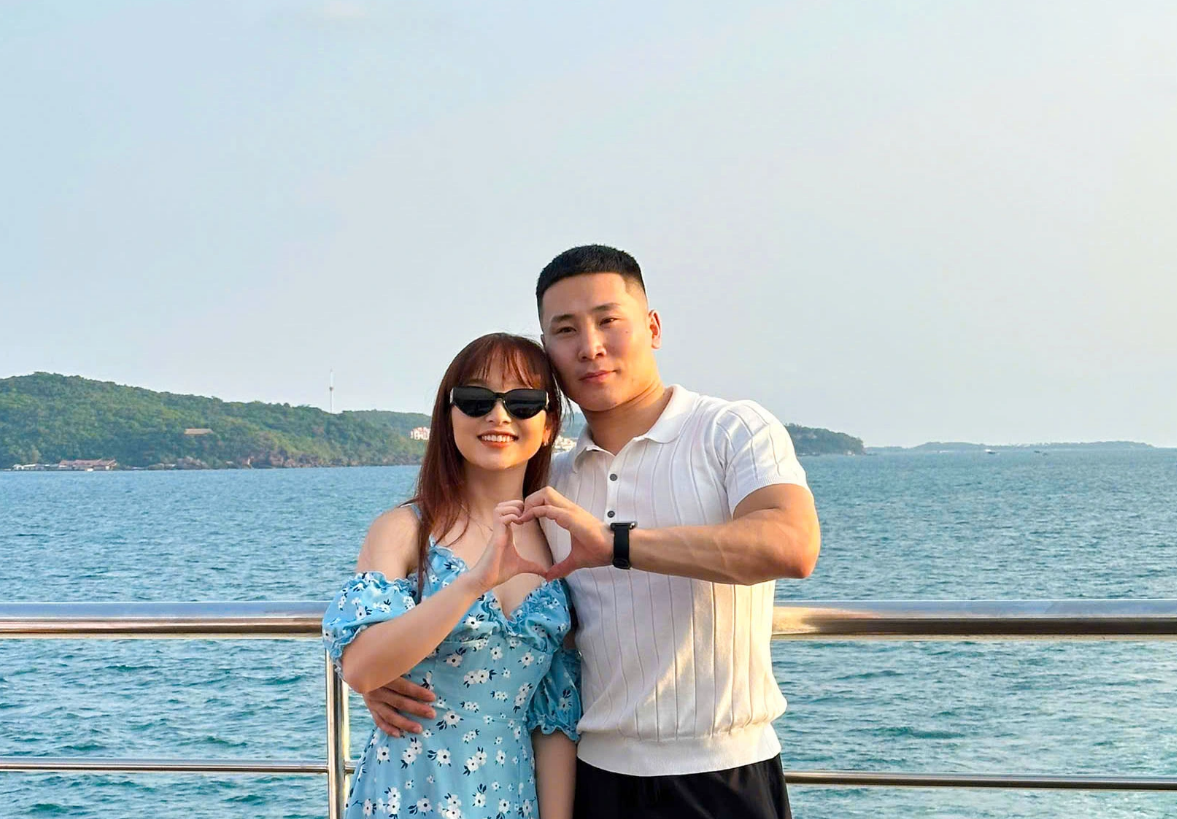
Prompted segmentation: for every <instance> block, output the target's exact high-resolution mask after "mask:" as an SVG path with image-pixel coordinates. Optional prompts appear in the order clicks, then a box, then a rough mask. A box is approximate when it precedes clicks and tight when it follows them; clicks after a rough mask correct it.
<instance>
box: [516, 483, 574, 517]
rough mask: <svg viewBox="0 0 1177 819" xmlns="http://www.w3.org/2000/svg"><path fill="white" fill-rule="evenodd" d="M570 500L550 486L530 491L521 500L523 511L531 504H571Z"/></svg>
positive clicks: (531, 505)
mask: <svg viewBox="0 0 1177 819" xmlns="http://www.w3.org/2000/svg"><path fill="white" fill-rule="evenodd" d="M571 505H572V502H571V501H569V500H568V499H567V498H566V497H564V496H563V495H561V494H560V493H559V492H557V491H556V490H555V489H553V488H552V487H550V486H545V487H544V488H543V489H540V490H537V491H535V492H532V493H531V494H530V495H528V496H527V498H526V499H524V501H523V509H524V511H526V510H528V509H530V508H531V507H533V506H571Z"/></svg>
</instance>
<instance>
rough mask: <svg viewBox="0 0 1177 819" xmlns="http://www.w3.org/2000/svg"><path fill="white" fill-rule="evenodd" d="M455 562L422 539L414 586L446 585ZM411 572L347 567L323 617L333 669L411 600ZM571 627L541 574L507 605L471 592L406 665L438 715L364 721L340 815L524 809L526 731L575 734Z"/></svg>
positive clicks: (556, 592) (500, 814)
mask: <svg viewBox="0 0 1177 819" xmlns="http://www.w3.org/2000/svg"><path fill="white" fill-rule="evenodd" d="M466 568H467V567H466V564H465V562H464V561H463V560H462V559H461V558H460V557H458V556H457V555H455V554H454V553H453V552H451V551H450V550H449V549H447V548H446V547H444V546H440V545H438V544H437V543H435V542H432V541H431V542H430V548H429V554H428V565H427V570H426V572H425V582H424V589H423V594H424V595H425V596H428V595H430V594H432V593H434V592H436V591H437V590H439V589H441V588H444V587H445V586H447V585H448V584H449V583H450V582H452V581H453V579H454V578H455V577H456V576H457V575H458V574H460V573H461V572H463V571H466ZM416 585H417V580H416V575H415V574H414V576H413V577H411V578H398V579H395V580H389V579H388V578H387V577H385V576H384V575H383V574H381V573H380V572H363V573H361V574H358V575H356V576H355V577H354V578H352V579H351V580H350V581H348V583H347V584H346V585H345V586H344V587H343V589H342V590H341V591H340V592H339V594H337V595H336V596H335V599H334V600H332V602H331V605H330V606H328V608H327V612H326V614H324V615H323V641H324V643H326V645H327V651H328V652H329V653H330V655H331V658H332V660H333V661H334V662H335V664H336V667H338V666H339V663H340V657H341V656H342V655H343V649H344V647H345V646H347V645H348V643H350V642H351V641H352V640H354V639H355V638H356V635H358V634H359V633H360V632H361V631H363V630H364V629H365V628H367V627H368V626H370V625H373V624H374V623H380V622H383V621H385V620H391V619H392V618H394V617H397V616H399V615H401V614H403V613H404V612H406V611H408V610H409V609H411V608H413V605H414V600H413V598H414V592H415V591H416ZM570 627H571V615H570V612H569V606H568V589H567V586H566V585H565V583H564V581H562V580H561V581H557V582H554V583H545V584H544V585H542V586H540V587H539V588H537V589H536V590H534V591H533V592H531V594H529V595H528V596H527V598H526V599H525V600H524V601H523V603H522V604H520V606H519V608H518V609H516V610H515V612H514V613H512V614H511V616H510V617H508V616H507V615H506V613H505V612H504V611H503V609H502V607H501V606H500V605H499V603H498V599H497V598H496V597H495V596H494V594H493V593H489V592H488V593H487V594H485V595H483V596H482V597H481V598H479V599H478V600H477V601H475V603H474V605H473V606H471V607H470V610H469V611H468V612H466V616H465V617H464V618H463V620H462V621H461V622H460V623H458V625H457V626H455V627H454V629H453V631H451V632H450V634H449V636H448V637H447V638H446V639H445V641H443V642H442V643H441V645H439V646H438V647H437V649H435V650H434V651H433V653H432V654H430V655H429V656H428V657H426V658H425V659H424V660H422V661H421V662H420V663H418V664H417V666H416V667H415V668H414V669H413V670H412V671H411V672H409V674H408V675H407V676H408V677H409V679H411V680H412V681H413V682H415V683H417V684H419V685H422V686H424V687H425V688H428V689H430V690H431V691H433V692H434V694H436V695H437V700H436V701H435V702H433V704H432V705H433V707H434V709H435V710H436V712H437V719H436V721H433V722H431V723H429V722H423V723H422V727H423V728H424V729H425V730H424V731H423V732H422V733H420V734H417V735H406V736H405V737H404V738H403V739H395V738H392V737H389V736H388V734H385V733H384V732H383V731H381V730H380V729H379V728H375V729H373V731H372V736H371V738H370V739H369V740H368V744H367V747H366V748H365V749H364V753H363V756H362V757H361V759H360V760H359V762H358V764H357V766H356V773H355V777H354V779H353V781H352V786H351V791H350V793H349V794H348V799H347V805H346V808H345V816H346V817H348V819H352V818H353V817H362V816H399V817H408V816H412V817H427V818H428V819H434V817H435V816H436V817H440V819H507V817H533V816H537V815H538V813H539V811H538V809H537V805H536V795H535V761H534V758H533V756H532V750H531V732H532V730H534V729H539V730H541V731H543V732H544V733H545V734H550V733H552V732H553V731H557V730H559V731H563V732H564V733H565V734H567V735H568V736H569V737H570V738H571V739H573V740H576V739H577V738H578V736H577V733H576V723H577V721H578V720H579V719H580V693H579V683H580V657H579V655H578V654H577V653H576V652H575V651H572V650H569V649H566V648H564V647H563V641H564V636H565V634H567V633H568V630H569V628H570Z"/></svg>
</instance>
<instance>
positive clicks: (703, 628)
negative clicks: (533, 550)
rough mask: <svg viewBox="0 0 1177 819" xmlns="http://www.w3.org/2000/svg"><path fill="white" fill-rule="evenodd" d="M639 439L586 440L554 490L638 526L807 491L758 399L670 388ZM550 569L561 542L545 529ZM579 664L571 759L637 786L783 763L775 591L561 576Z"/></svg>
mask: <svg viewBox="0 0 1177 819" xmlns="http://www.w3.org/2000/svg"><path fill="white" fill-rule="evenodd" d="M669 389H670V390H671V397H670V402H669V403H668V404H667V406H666V409H665V410H664V411H663V413H662V415H661V416H660V417H659V419H658V421H657V422H656V423H655V424H654V426H653V427H651V429H650V430H649V431H648V432H647V433H646V434H645V435H640V436H638V437H637V438H634V439H633V440H632V441H630V442H629V443H628V444H626V445H625V447H623V448H622V450H621V451H620V452H618V453H617V454H616V456H614V455H612V454H611V453H609V452H607V451H605V450H603V449H601V448H600V447H598V446H596V445H595V444H594V443H593V442H592V437H591V436H590V434H589V431H588V429H587V428H586V429H585V430H584V432H583V433H582V434H581V436H580V439H579V441H577V444H576V447H575V448H574V449H573V450H571V451H570V452H567V453H565V454H563V455H561V456H558V457H557V458H556V459H555V460H554V461H553V464H552V477H551V484H552V486H553V487H554V488H555V489H556V491H558V492H560V493H561V494H562V495H564V496H565V497H567V498H568V499H569V500H571V501H573V502H575V503H576V504H578V505H580V506H581V507H583V508H584V509H586V510H587V511H589V512H591V513H592V514H593V515H595V516H596V517H598V518H600V519H601V520H602V521H606V522H612V521H627V520H632V521H637V524H638V526H639V527H641V528H646V529H650V528H661V527H667V526H694V525H710V524H720V523H725V522H727V521H729V520H731V518H732V512H733V511H734V510H735V508H736V506H737V505H738V504H739V503H740V501H742V500H743V499H744V498H745V497H747V496H748V495H749V494H750V493H752V492H754V491H756V490H757V489H760V488H762V487H765V486H769V485H771V484H779V483H789V484H797V485H799V486H807V484H806V482H805V472H804V470H803V469H802V468H801V464H800V463H798V462H797V457H796V455H795V453H794V450H793V443H792V441H791V440H790V438H789V434H788V432H787V431H786V430H785V428H784V426H783V425H782V424H781V423H780V422H779V421H778V420H777V419H776V418H774V417H773V416H772V414H771V413H769V412H768V411H767V410H765V409H764V408H763V407H761V406H760V405H759V404H756V403H755V402H752V401H734V402H733V401H724V400H721V399H718V398H710V397H707V396H703V395H697V394H696V393H693V392H690V391H688V390H686V389H684V388H682V387H680V386H677V385H675V386H672V387H670V388H669ZM543 525H544V531H545V533H546V535H547V537H548V543H549V544H550V545H551V549H552V554H553V556H554V557H555V559H556V560H562V559H563V558H564V557H566V556H567V555H568V552H569V550H570V549H571V544H570V539H569V535H568V533H567V532H566V531H564V530H563V529H560V528H559V527H558V526H556V525H555V524H553V523H552V522H551V521H548V520H544V521H543ZM568 582H569V584H570V586H571V588H572V598H573V605H574V606H575V607H576V615H577V618H578V619H579V628H578V630H577V633H576V642H577V645H578V647H579V648H580V651H581V653H582V655H583V657H584V664H583V679H582V691H581V696H582V699H583V703H584V716H583V717H582V719H581V721H580V725H579V729H580V736H581V739H580V746H579V751H578V755H579V756H580V758H581V759H582V760H584V761H585V762H587V763H588V764H590V765H593V766H594V767H597V768H602V769H604V770H607V771H613V772H615V773H623V774H630V775H634V776H661V775H667V774H689V773H700V772H702V771H718V770H726V769H728V768H734V767H738V766H741V765H748V764H752V763H754V762H760V761H763V760H765V759H769V758H771V757H772V756H774V755H776V754H779V753H780V751H781V747H780V743H779V742H778V740H777V738H776V734H775V732H774V731H773V728H772V721H773V720H774V719H776V718H777V717H778V716H780V715H781V714H782V713H783V712H784V710H785V699H784V697H783V696H781V692H780V688H779V686H778V685H777V683H776V681H775V679H774V677H773V674H772V661H771V658H770V656H769V646H770V640H771V636H772V611H773V591H774V589H775V586H776V584H775V583H774V582H771V581H770V582H767V583H760V584H757V585H755V586H736V585H728V584H724V583H711V582H709V581H706V580H693V579H691V578H686V577H671V576H668V575H660V574H651V573H648V572H642V571H638V570H636V569H634V570H630V571H622V570H620V569H615V568H613V567H612V566H606V567H602V568H596V569H581V570H580V571H577V572H573V573H572V575H571V576H569V578H568Z"/></svg>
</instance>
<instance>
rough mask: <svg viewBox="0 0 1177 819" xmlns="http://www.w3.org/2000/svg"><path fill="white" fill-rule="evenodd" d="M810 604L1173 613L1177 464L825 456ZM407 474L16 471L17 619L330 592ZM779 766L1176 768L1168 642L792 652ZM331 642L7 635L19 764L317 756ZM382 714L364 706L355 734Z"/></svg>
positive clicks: (264, 804) (206, 802)
mask: <svg viewBox="0 0 1177 819" xmlns="http://www.w3.org/2000/svg"><path fill="white" fill-rule="evenodd" d="M805 467H806V469H807V471H808V473H809V476H810V481H811V484H812V486H813V489H814V493H815V495H816V497H817V501H818V509H819V512H820V514H821V518H822V524H823V532H824V545H823V549H822V557H821V561H820V563H819V565H818V570H817V572H816V573H815V574H814V575H813V576H812V577H811V578H809V579H808V580H805V581H800V582H784V581H782V582H781V583H779V584H778V586H777V589H778V592H777V595H778V598H779V599H780V600H788V599H798V600H803V599H826V600H829V599H910V598H924V599H935V598H942V599H949V598H952V599H956V598H963V599H1002V598H1005V599H1019V598H1084V597H1086V598H1103V597H1126V598H1129V597H1130V598H1149V597H1154V598H1155V597H1166V598H1177V452H1174V451H1141V452H1104V453H1093V452H1064V451H1052V452H1051V453H1050V455H1048V456H1040V455H1034V454H1032V453H1029V452H1026V453H1005V452H1003V453H1002V454H1001V455H999V456H997V457H992V456H988V457H987V456H984V455H885V456H878V457H867V458H842V457H837V458H813V459H807V460H806V461H805ZM414 475H415V468H412V467H389V468H370V469H316V470H277V471H252V472H248V471H247V472H184V473H158V472H152V473H147V472H135V473H120V472H115V473H71V474H46V473H0V600H5V601H49V600H62V601H98V600H123V601H127V600H143V601H163V600H299V599H312V600H315V599H317V600H324V601H325V600H326V599H327V598H329V597H330V596H331V594H333V593H334V590H335V588H336V586H337V585H338V584H339V583H340V582H341V581H342V579H343V578H344V577H345V576H347V575H348V574H349V573H350V571H351V567H352V565H353V563H354V560H355V555H356V552H357V550H358V547H359V543H360V540H361V538H362V536H363V533H364V530H365V529H366V527H367V524H368V522H369V521H370V520H371V519H372V518H373V517H374V516H375V515H376V514H378V513H379V512H380V511H381V510H382V509H385V508H387V507H388V506H389V505H391V504H392V503H394V502H396V501H398V500H400V499H402V498H403V497H404V496H405V495H406V494H407V493H408V491H409V488H410V486H411V484H412V480H413V478H414ZM774 657H775V662H774V667H775V669H776V673H777V678H778V680H779V681H780V683H781V687H782V690H783V691H784V693H785V696H786V697H787V698H788V700H789V710H788V712H787V713H786V714H785V716H784V717H782V718H781V720H780V721H779V722H778V723H777V730H778V733H779V734H780V736H781V741H782V744H783V746H784V749H785V750H784V757H783V758H784V763H785V768H786V769H789V768H794V769H816V768H837V769H862V770H904V771H928V772H982V773H999V772H1018V773H1066V774H1079V773H1088V774H1101V775H1110V774H1123V775H1128V774H1133V775H1166V776H1177V733H1175V732H1174V730H1173V725H1174V724H1177V645H1175V644H1173V643H1117V642H1109V643H1048V642H1044V643H1037V642H1035V643H1025V642H1021V643H1019V642H1008V643H947V642H936V643H777V644H775V646H774ZM322 663H323V660H322V652H321V650H320V647H319V644H318V643H317V642H315V641H306V640H295V641H289V640H287V641H261V640H240V641H205V642H198V641H161V642H146V641H81V640H53V641H0V755H53V756H59V755H60V756H64V755H71V756H86V755H92V756H103V757H112V756H129V757H144V758H166V757H181V758H194V757H266V758H295V757H297V758H322V757H323V756H324V753H325V751H324V745H325V738H324V719H325V717H324V705H323V698H324V695H323V688H324V686H323V674H322ZM367 724H368V717H367V715H366V712H365V711H364V710H363V707H362V703H361V702H360V701H359V699H358V698H355V699H353V728H352V738H353V741H355V742H356V743H358V742H360V741H362V739H363V737H364V735H365V734H366V733H367V727H366V726H367ZM791 798H792V801H793V805H794V812H795V815H797V816H798V817H799V819H833V817H857V816H862V817H866V816H871V817H874V816H888V817H889V816H936V817H955V816H960V817H966V816H967V817H993V818H994V819H996V817H1008V816H1027V817H1029V816H1034V817H1040V816H1089V815H1090V816H1094V815H1098V816H1101V817H1137V816H1157V817H1161V816H1177V796H1174V795H1172V794H1169V795H1164V794H1117V793H1054V792H1045V791H1043V792H1026V791H1013V792H998V791H993V792H989V791H977V790H918V789H917V790H908V789H882V788H876V789H846V788H842V789H832V788H802V787H794V788H792V789H791ZM325 811H326V782H325V779H324V778H322V777H254V776H223V777H211V776H162V775H139V776H129V775H110V776H82V775H60V776H59V775H29V774H15V773H12V774H5V773H0V816H2V817H14V818H15V817H26V816H67V815H68V816H70V817H77V818H78V819H82V818H84V817H111V816H117V817H124V816H125V817H133V816H140V817H160V819H172V817H176V818H177V819H178V817H198V816H210V817H211V816H216V817H230V816H242V817H267V819H269V818H270V817H274V818H275V819H276V817H308V818H309V817H321V816H323V815H325Z"/></svg>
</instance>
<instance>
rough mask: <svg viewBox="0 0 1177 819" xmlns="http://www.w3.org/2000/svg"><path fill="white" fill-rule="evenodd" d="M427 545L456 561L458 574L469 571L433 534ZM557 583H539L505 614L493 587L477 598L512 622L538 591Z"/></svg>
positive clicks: (466, 565)
mask: <svg viewBox="0 0 1177 819" xmlns="http://www.w3.org/2000/svg"><path fill="white" fill-rule="evenodd" d="M429 547H430V548H431V549H433V550H434V551H436V552H438V553H439V554H443V553H444V554H445V555H448V556H449V558H450V559H451V560H453V561H454V562H456V563H457V564H458V571H457V573H458V574H462V573H464V572H468V571H470V564H468V563H467V562H466V559H465V558H464V557H462V556H461V555H459V554H458V553H457V552H455V551H454V550H453V549H451V548H450V547H449V546H443V545H442V544H440V543H438V542H437V540H436V539H435V538H434V537H433V535H430V536H429ZM557 583H559V581H558V580H545V581H544V582H542V583H540V584H539V585H538V586H536V587H535V588H534V589H532V590H531V591H529V592H528V593H527V594H525V595H524V596H523V599H522V600H520V601H519V605H517V606H515V608H514V609H513V610H512V611H511V613H510V614H507V612H506V610H505V609H503V601H502V600H500V599H499V596H498V595H497V594H495V592H494V589H489V590H487V591H485V592H483V593H482V595H481V596H480V597H479V598H478V599H479V600H488V602H489V604H490V605H489V608H491V609H492V610H493V611H497V612H498V613H499V615H500V616H501V617H502V618H503V620H504V621H505V622H507V623H514V622H516V621H517V620H519V619H520V617H521V615H523V614H525V613H526V611H525V609H527V608H528V607H529V606H530V605H531V604H532V601H533V600H534V599H535V597H536V596H537V595H538V593H539V592H541V591H543V590H544V589H547V588H549V587H551V586H554V585H556V584H557Z"/></svg>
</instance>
